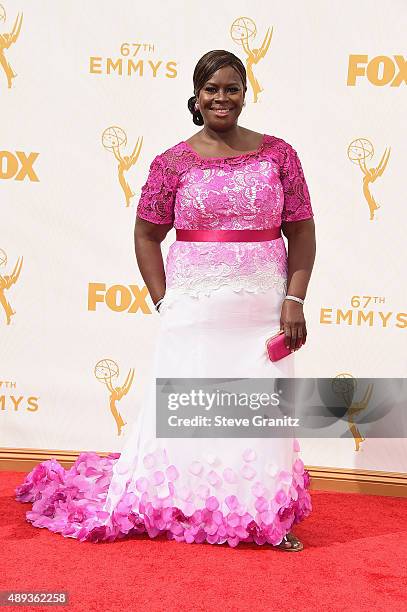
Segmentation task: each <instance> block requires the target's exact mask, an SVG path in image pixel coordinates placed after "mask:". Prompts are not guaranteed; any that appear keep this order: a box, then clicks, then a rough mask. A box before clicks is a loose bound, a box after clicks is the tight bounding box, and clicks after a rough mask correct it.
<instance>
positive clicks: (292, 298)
mask: <svg viewBox="0 0 407 612" xmlns="http://www.w3.org/2000/svg"><path fill="white" fill-rule="evenodd" d="M284 299H285V300H292V301H293V302H299V303H300V304H304V300H302V299H301V298H299V297H296V296H295V295H286V296H285V298H284Z"/></svg>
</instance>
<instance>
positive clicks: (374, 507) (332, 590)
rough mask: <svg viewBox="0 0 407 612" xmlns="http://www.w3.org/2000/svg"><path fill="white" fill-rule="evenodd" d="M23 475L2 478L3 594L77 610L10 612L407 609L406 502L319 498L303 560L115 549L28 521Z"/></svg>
mask: <svg viewBox="0 0 407 612" xmlns="http://www.w3.org/2000/svg"><path fill="white" fill-rule="evenodd" d="M23 476H24V475H23V474H22V473H16V472H12V473H10V472H9V473H6V472H0V500H1V501H0V503H1V508H0V514H1V523H0V540H1V544H0V549H1V567H2V572H1V577H0V590H10V589H21V590H25V591H27V590H30V589H32V590H36V591H38V590H41V589H43V590H46V591H53V590H54V591H61V590H65V591H68V592H69V597H70V603H69V605H68V606H49V607H44V606H35V607H34V606H32V607H29V606H25V607H20V608H16V607H9V606H7V607H3V608H1V609H2V610H18V609H20V610H37V611H38V612H40V611H41V610H55V612H58V611H64V610H72V611H75V612H76V611H77V610H78V611H82V610H83V611H84V612H85V611H86V612H91V611H95V612H96V611H97V612H116V611H127V610H129V611H130V610H131V611H132V612H135V611H136V610H138V609H143V610H147V611H150V610H152V611H156V610H157V611H163V612H164V611H167V610H168V611H173V610H174V611H175V610H177V611H188V612H195V611H201V610H205V611H216V610H219V611H222V612H224V611H225V610H228V611H229V610H233V611H240V610H242V611H243V610H244V611H247V610H256V611H257V610H259V611H260V610H262V611H266V610H267V611H274V610H278V611H279V612H280V611H290V612H291V611H294V610H295V611H297V610H298V611H309V612H311V611H319V610H320V611H322V610H323V611H324V612H326V611H328V612H336V611H338V612H339V611H341V612H342V611H344V610H352V611H360V610H366V611H369V612H372V611H374V612H376V611H382V610H383V611H384V610H386V611H389V610H391V611H393V610H398V611H400V610H406V611H407V499H402V498H391V497H376V496H363V495H357V494H339V493H321V492H314V493H313V494H312V499H313V505H314V510H313V513H312V515H311V517H310V518H308V519H306V520H305V521H304V523H302V524H301V525H299V526H297V528H296V529H295V534H296V535H297V536H298V537H300V539H301V540H302V541H303V543H304V546H305V549H304V550H303V551H302V552H300V553H285V552H282V551H278V550H274V549H272V548H271V547H269V546H263V547H258V546H256V545H254V544H239V546H238V547H237V548H235V549H231V548H230V547H229V546H227V545H226V544H224V545H220V546H219V545H210V544H191V545H189V544H185V543H177V542H173V541H168V540H165V539H160V540H150V539H149V538H147V537H144V536H139V537H137V538H133V539H131V540H122V541H118V542H115V543H111V544H91V543H88V542H82V543H81V542H77V541H76V540H72V539H66V538H63V537H62V536H61V535H59V534H53V533H50V532H49V531H48V530H46V529H38V528H35V527H32V526H31V525H29V523H27V522H26V521H25V512H26V511H27V510H28V509H29V507H30V506H29V504H21V503H19V502H16V501H14V499H13V490H14V488H15V486H16V485H17V484H19V483H20V482H21V481H22V480H23Z"/></svg>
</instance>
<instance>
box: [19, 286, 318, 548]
mask: <svg viewBox="0 0 407 612" xmlns="http://www.w3.org/2000/svg"><path fill="white" fill-rule="evenodd" d="M282 300H283V295H282V293H281V291H279V290H278V288H272V289H268V290H267V291H266V292H263V293H254V292H248V291H246V290H241V291H236V290H233V289H231V288H230V287H221V288H219V289H216V291H213V292H212V293H211V294H210V295H207V296H206V295H203V296H200V297H195V296H191V295H188V294H183V293H178V292H176V293H174V292H172V291H171V289H169V290H167V293H166V296H165V298H164V302H163V304H162V307H161V310H160V315H159V316H160V332H159V337H158V343H157V345H156V349H155V357H154V371H153V372H152V376H151V381H150V386H149V388H147V390H146V395H145V401H144V403H143V408H142V410H141V411H140V412H139V414H138V415H137V417H136V420H135V422H134V423H133V426H132V429H131V432H130V435H129V437H128V439H127V440H126V443H125V446H124V448H123V450H122V452H121V453H120V454H119V453H112V454H110V455H109V456H108V457H103V458H102V457H100V456H99V455H97V454H96V453H90V452H85V453H81V454H80V456H79V457H78V459H77V461H76V462H75V464H74V466H73V467H72V468H71V469H70V470H68V471H66V470H64V469H63V468H62V467H61V466H60V464H59V463H58V462H57V461H55V460H53V459H52V460H49V461H46V462H43V463H41V464H39V465H37V466H36V467H35V468H34V470H33V471H32V472H31V473H30V474H28V476H27V477H26V479H25V481H24V483H23V484H22V485H21V486H20V487H18V488H17V491H16V493H17V499H18V500H19V501H31V502H33V506H32V510H31V511H29V512H27V515H26V516H27V520H28V521H30V522H31V523H32V524H33V525H34V526H37V527H46V528H48V529H50V530H52V531H55V532H59V533H62V535H64V536H65V537H72V538H77V539H78V540H80V541H85V540H86V541H91V542H98V541H113V540H116V539H119V538H124V537H127V536H131V535H135V534H140V533H147V534H148V536H149V537H156V536H158V535H166V537H168V538H169V539H175V540H177V541H183V542H187V543H193V542H197V543H201V542H208V543H210V544H222V543H225V542H226V543H227V544H229V545H230V546H236V545H237V544H238V543H239V542H240V541H243V542H256V543H257V544H265V543H269V544H272V545H277V544H279V543H280V542H281V541H282V539H283V537H284V536H285V535H286V533H288V532H289V531H290V529H291V527H292V525H293V524H294V523H297V522H299V521H300V520H302V519H303V518H305V517H306V516H308V515H309V513H310V512H311V501H310V495H309V492H308V486H309V475H308V472H307V471H306V470H305V469H304V464H303V462H302V461H301V459H300V458H299V450H300V449H299V445H298V441H297V440H295V439H292V438H196V437H193V438H157V437H156V410H155V397H156V380H155V379H156V378H277V377H293V376H294V355H293V354H292V355H290V356H288V357H286V358H284V359H282V360H281V361H279V362H276V363H272V362H271V361H270V360H269V359H268V356H267V353H266V348H265V341H266V339H267V338H268V337H270V336H271V335H272V334H273V333H275V332H276V331H278V329H279V327H280V311H281V305H282Z"/></svg>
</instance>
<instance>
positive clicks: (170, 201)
mask: <svg viewBox="0 0 407 612" xmlns="http://www.w3.org/2000/svg"><path fill="white" fill-rule="evenodd" d="M177 184H178V178H177V174H176V172H175V171H174V169H172V168H170V167H169V166H168V164H167V163H166V160H165V158H164V156H163V155H162V154H160V155H157V156H156V157H155V158H154V159H153V161H152V162H151V164H150V169H149V173H148V177H147V181H146V182H145V184H144V185H143V187H142V188H141V196H140V199H139V202H138V205H137V216H138V217H141V219H145V220H146V221H150V223H158V224H165V223H173V222H174V202H175V195H176V191H177Z"/></svg>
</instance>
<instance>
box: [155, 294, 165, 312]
mask: <svg viewBox="0 0 407 612" xmlns="http://www.w3.org/2000/svg"><path fill="white" fill-rule="evenodd" d="M163 300H164V298H163V297H162V298H161V299H160V300H158V302H157V303H156V304H154V308H155V309H156V311H157V312H160V306H161V302H162V301H163Z"/></svg>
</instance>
